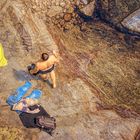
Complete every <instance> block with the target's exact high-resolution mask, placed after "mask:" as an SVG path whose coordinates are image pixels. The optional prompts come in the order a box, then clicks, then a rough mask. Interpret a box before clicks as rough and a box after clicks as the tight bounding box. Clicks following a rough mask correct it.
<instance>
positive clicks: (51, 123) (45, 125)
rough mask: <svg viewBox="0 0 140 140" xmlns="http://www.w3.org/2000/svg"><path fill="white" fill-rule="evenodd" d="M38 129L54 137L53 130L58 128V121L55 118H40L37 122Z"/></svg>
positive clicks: (37, 118)
mask: <svg viewBox="0 0 140 140" xmlns="http://www.w3.org/2000/svg"><path fill="white" fill-rule="evenodd" d="M35 123H36V125H37V127H39V128H40V129H42V130H43V131H46V132H47V133H49V134H50V135H52V132H53V130H55V128H56V120H55V118H53V117H46V116H39V117H36V121H35Z"/></svg>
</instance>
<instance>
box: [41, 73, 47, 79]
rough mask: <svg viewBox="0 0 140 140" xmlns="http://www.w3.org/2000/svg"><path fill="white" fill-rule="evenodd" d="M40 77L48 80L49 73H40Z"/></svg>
mask: <svg viewBox="0 0 140 140" xmlns="http://www.w3.org/2000/svg"><path fill="white" fill-rule="evenodd" d="M40 77H41V78H42V79H43V80H48V75H47V74H40Z"/></svg>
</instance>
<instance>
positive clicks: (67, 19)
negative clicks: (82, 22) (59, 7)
mask: <svg viewBox="0 0 140 140" xmlns="http://www.w3.org/2000/svg"><path fill="white" fill-rule="evenodd" d="M71 19H72V14H70V13H67V14H65V15H64V20H65V21H70V20H71Z"/></svg>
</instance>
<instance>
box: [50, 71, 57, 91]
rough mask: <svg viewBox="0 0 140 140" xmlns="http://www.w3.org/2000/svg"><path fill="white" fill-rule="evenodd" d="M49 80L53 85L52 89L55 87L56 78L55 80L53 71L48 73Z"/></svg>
mask: <svg viewBox="0 0 140 140" xmlns="http://www.w3.org/2000/svg"><path fill="white" fill-rule="evenodd" d="M50 76H51V79H52V83H53V88H55V87H56V78H55V72H54V70H53V71H52V72H51V73H50Z"/></svg>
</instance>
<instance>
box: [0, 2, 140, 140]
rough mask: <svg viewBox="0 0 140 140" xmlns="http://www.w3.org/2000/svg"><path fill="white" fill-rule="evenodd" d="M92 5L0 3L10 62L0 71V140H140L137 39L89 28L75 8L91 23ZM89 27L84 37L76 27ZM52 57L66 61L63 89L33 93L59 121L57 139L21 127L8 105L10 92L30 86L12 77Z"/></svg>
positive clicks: (61, 68)
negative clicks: (39, 94)
mask: <svg viewBox="0 0 140 140" xmlns="http://www.w3.org/2000/svg"><path fill="white" fill-rule="evenodd" d="M94 2H95V1H92V0H89V1H88V0H81V1H78V0H77V1H75V0H74V1H62V0H54V1H53V0H52V1H49V0H40V1H39V0H30V1H29V0H12V1H2V2H0V8H1V13H0V30H1V32H0V41H1V43H2V44H3V46H4V50H5V54H6V57H7V59H8V62H9V64H8V66H7V67H4V68H1V69H0V99H1V106H0V110H1V112H0V140H1V139H2V140H3V139H8V140H14V139H19V140H24V139H26V140H31V139H33V140H35V139H36V140H46V139H50V140H56V139H57V140H66V139H68V140H81V139H83V140H94V139H95V140H124V139H126V140H135V139H137V140H138V139H139V131H140V119H139V91H140V90H139V89H140V83H139V76H140V72H139V66H140V64H139V49H138V47H137V46H138V45H139V41H137V40H135V39H132V40H130V42H129V43H128V44H126V43H125V40H124V39H126V37H125V35H124V34H121V33H118V32H116V31H115V30H114V29H112V28H109V27H108V26H107V25H104V24H102V23H101V22H99V23H98V22H95V23H94V24H87V23H86V24H85V22H84V21H83V18H80V17H79V16H78V15H79V14H78V13H77V12H74V9H75V6H74V5H75V4H77V5H78V7H77V8H78V9H80V10H81V11H82V13H84V14H86V15H87V16H91V13H92V12H93V11H94V8H95V7H94V4H95V3H94ZM89 7H90V8H91V10H90V11H89ZM78 11H79V10H78ZM80 14H81V13H80ZM82 16H83V15H82ZM61 22H62V23H61ZM55 25H56V26H55ZM83 25H84V27H85V28H84V30H83V32H81V31H80V30H79V28H77V26H80V27H82V26H83ZM58 27H59V28H58ZM61 29H62V30H61ZM70 29H71V30H70ZM63 30H64V31H68V30H69V32H63ZM132 44H133V45H132ZM52 50H57V51H59V53H60V56H61V62H60V64H59V65H58V66H57V69H56V75H57V88H56V89H52V88H51V87H50V86H49V85H48V84H47V83H45V82H42V81H40V80H33V81H32V83H33V87H32V89H34V88H38V89H41V90H42V91H43V96H42V98H41V101H40V102H41V103H42V105H43V106H44V108H45V109H46V110H47V111H48V113H50V114H51V115H52V116H54V117H56V120H57V129H56V132H55V134H54V136H53V137H51V136H49V135H48V134H46V133H44V132H40V131H38V130H36V129H25V128H23V126H22V124H21V122H20V120H19V118H18V115H17V114H16V113H15V112H12V111H10V109H9V108H8V107H6V106H3V105H5V101H6V98H7V97H8V96H9V95H10V94H12V91H13V90H14V89H16V88H17V87H18V86H20V85H22V84H23V83H24V82H22V81H18V80H17V79H16V77H14V74H13V71H14V70H15V69H16V70H21V69H22V70H26V66H27V65H28V64H30V63H32V62H35V61H37V60H38V59H39V58H40V54H41V53H42V52H48V53H51V51H52ZM29 92H31V91H29ZM27 94H29V93H27ZM116 111H117V113H119V114H121V116H120V115H118V114H117V113H116Z"/></svg>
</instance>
